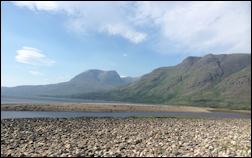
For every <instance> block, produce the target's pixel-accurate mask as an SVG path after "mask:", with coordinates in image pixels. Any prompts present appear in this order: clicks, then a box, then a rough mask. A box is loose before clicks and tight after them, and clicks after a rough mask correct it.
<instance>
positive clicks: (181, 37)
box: [14, 1, 251, 53]
mask: <svg viewBox="0 0 252 158" xmlns="http://www.w3.org/2000/svg"><path fill="white" fill-rule="evenodd" d="M14 4H16V5H18V6H24V7H27V8H29V9H32V10H43V11H55V12H59V13H62V12H63V13H65V14H66V15H67V17H68V20H67V21H66V25H67V26H68V28H69V29H71V30H74V31H76V32H77V33H89V32H100V33H104V34H108V35H113V36H120V37H122V38H124V39H127V40H129V41H130V42H132V43H135V44H138V43H141V42H143V41H145V40H147V37H148V39H150V40H152V44H153V45H156V46H158V47H159V48H162V49H164V50H165V51H166V52H167V51H168V50H172V49H178V50H177V51H175V52H179V53H180V52H181V53H183V51H185V50H187V51H189V52H210V51H211V52H213V51H214V52H216V53H218V52H219V53H223V52H237V53H238V52H246V53H251V2H249V1H247V2H238V1H236V2H235V1H234V2H232V1H225V2H224V1H223V2H222V1H204V2H198V1H190V2H156V1H155V2H154V1H153V2H150V1H147V2H143V1H140V2H79V1H78V2H76V1H74V2H56V1H50V2H28V1H27V2H14Z"/></svg>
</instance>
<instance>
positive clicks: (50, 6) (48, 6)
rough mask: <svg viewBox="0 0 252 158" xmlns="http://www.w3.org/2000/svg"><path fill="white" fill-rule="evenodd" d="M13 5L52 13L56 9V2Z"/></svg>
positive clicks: (32, 2) (25, 2) (15, 2)
mask: <svg viewBox="0 0 252 158" xmlns="http://www.w3.org/2000/svg"><path fill="white" fill-rule="evenodd" d="M13 3H14V4H15V5H17V6H20V7H27V8H29V9H31V10H45V11H53V10H57V9H58V5H57V2H54V1H14V2H13Z"/></svg>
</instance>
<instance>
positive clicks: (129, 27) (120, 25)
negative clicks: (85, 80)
mask: <svg viewBox="0 0 252 158" xmlns="http://www.w3.org/2000/svg"><path fill="white" fill-rule="evenodd" d="M250 19H251V2H183V3H182V2H54V1H49V2H29V1H26V2H22V1H21V2H1V83H2V85H1V86H16V85H28V84H29V85H36V84H49V83H57V82H63V81H67V80H69V79H71V78H72V77H74V76H75V75H77V74H79V73H81V72H83V71H86V70H88V69H102V70H116V71H117V72H118V73H119V74H120V75H121V76H140V75H143V74H145V73H148V72H150V71H152V70H153V69H155V68H158V67H162V66H171V65H175V64H178V63H179V62H181V61H182V60H183V59H184V58H185V57H187V56H203V55H205V54H208V53H214V54H222V53H251V20H250Z"/></svg>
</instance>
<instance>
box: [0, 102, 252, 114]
mask: <svg viewBox="0 0 252 158" xmlns="http://www.w3.org/2000/svg"><path fill="white" fill-rule="evenodd" d="M1 111H53V112H56V111H59V112H61V111H62V112H67V111H72V112H196V113H197V112H200V113H202V112H203V113H212V112H227V113H229V112H230V113H241V114H248V115H251V111H250V110H231V109H218V108H209V107H195V106H180V105H160V104H134V103H3V104H1Z"/></svg>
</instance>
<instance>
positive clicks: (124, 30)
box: [102, 24, 147, 44]
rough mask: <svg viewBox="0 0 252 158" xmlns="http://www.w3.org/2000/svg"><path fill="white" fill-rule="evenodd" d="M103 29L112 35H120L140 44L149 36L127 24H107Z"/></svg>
mask: <svg viewBox="0 0 252 158" xmlns="http://www.w3.org/2000/svg"><path fill="white" fill-rule="evenodd" d="M102 31H104V32H107V33H108V34H110V35H120V36H122V37H123V38H125V39H128V40H129V41H131V42H133V43H135V44H138V43H140V42H142V41H144V40H145V39H146V37H147V34H146V33H141V32H137V31H135V30H133V29H131V28H129V27H126V26H125V25H118V24H115V25H107V26H105V27H104V28H103V29H102Z"/></svg>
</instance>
